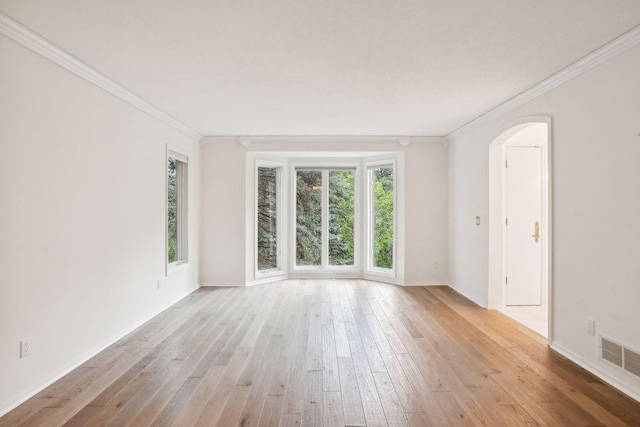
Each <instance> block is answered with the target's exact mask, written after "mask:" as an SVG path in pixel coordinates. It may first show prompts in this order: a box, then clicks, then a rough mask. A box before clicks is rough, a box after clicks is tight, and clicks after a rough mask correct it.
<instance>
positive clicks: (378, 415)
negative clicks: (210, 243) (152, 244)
mask: <svg viewBox="0 0 640 427" xmlns="http://www.w3.org/2000/svg"><path fill="white" fill-rule="evenodd" d="M18 425H21V426H48V425H52V426H59V425H65V426H125V425H132V426H147V425H155V426H171V425H176V426H192V425H196V426H209V425H211V426H213V425H215V426H235V425H242V426H279V425H280V426H298V425H304V426H311V425H313V426H321V425H324V426H344V425H348V426H365V425H367V426H385V425H391V426H431V425H432V426H467V425H468V426H471V425H484V426H519V425H533V426H535V425H543V426H602V425H606V426H623V425H640V404H638V403H637V402H634V401H632V400H630V399H628V398H626V397H625V396H623V395H621V394H620V393H618V392H616V391H615V390H614V389H612V388H610V387H609V386H607V385H606V384H603V383H602V382H600V381H599V380H597V379H596V378H594V377H593V376H592V375H590V374H588V373H587V372H585V371H584V370H582V369H581V368H579V367H578V366H576V365H575V364H573V363H571V362H569V361H568V360H567V359H565V358H563V357H561V356H559V355H558V354H556V353H554V352H553V351H551V350H549V349H548V348H547V346H546V344H545V340H544V339H542V338H541V337H540V336H538V335H536V334H535V333H533V332H531V331H530V330H528V329H526V328H524V327H522V326H520V325H519V324H517V323H515V322H514V321H512V320H510V319H508V318H507V317H505V316H504V315H502V314H500V313H498V312H495V311H486V310H483V309H481V308H479V307H477V306H475V305H474V304H473V303H471V302H469V301H468V300H466V299H465V298H463V297H461V296H459V295H458V294H456V293H455V292H453V291H452V290H451V289H449V288H446V287H429V288H419V287H404V288H402V287H395V286H392V285H385V284H380V283H374V282H367V281H362V280H308V281H295V280H291V281H286V282H279V283H275V284H270V285H262V286H256V287H250V288H203V289H200V290H198V291H196V292H195V293H193V294H191V295H190V296H189V297H187V298H185V299H184V300H182V301H180V302H179V303H177V304H176V305H175V306H173V307H172V308H170V309H168V310H166V311H164V312H163V313H162V314H160V315H159V316H157V317H156V318H154V319H153V320H151V321H150V322H148V323H146V324H145V325H143V326H142V327H140V328H139V329H138V330H136V331H135V332H133V333H131V334H130V335H128V336H127V337H125V338H123V339H122V340H120V341H119V342H118V343H116V344H115V345H113V346H111V347H109V348H107V349H106V350H104V351H103V352H102V353H100V354H98V355H97V356H95V357H94V358H93V359H91V360H89V361H88V362H87V363H85V364H84V365H82V366H81V367H79V368H78V369H76V370H74V371H73V372H71V373H70V374H69V375H67V376H65V377H64V378H62V379H60V380H59V381H58V382H56V383H55V384H53V385H51V386H50V387H48V388H47V389H45V390H44V391H42V392H41V393H39V394H38V395H36V396H35V397H34V398H32V399H30V400H29V401H27V402H25V403H24V404H22V405H21V406H19V407H18V408H16V409H15V410H13V411H12V412H10V413H8V414H7V415H6V416H4V417H2V418H0V426H18Z"/></svg>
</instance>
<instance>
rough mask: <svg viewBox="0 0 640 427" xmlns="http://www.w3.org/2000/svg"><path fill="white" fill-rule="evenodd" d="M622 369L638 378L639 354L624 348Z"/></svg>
mask: <svg viewBox="0 0 640 427" xmlns="http://www.w3.org/2000/svg"><path fill="white" fill-rule="evenodd" d="M624 369H626V370H627V371H629V372H631V373H632V374H634V375H637V376H639V377H640V354H638V353H636V352H635V351H631V350H629V349H628V348H625V349H624Z"/></svg>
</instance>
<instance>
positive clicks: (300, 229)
mask: <svg viewBox="0 0 640 427" xmlns="http://www.w3.org/2000/svg"><path fill="white" fill-rule="evenodd" d="M295 203H296V266H301V267H309V266H315V267H327V266H353V265H354V263H355V254H354V243H355V240H354V221H355V218H354V216H355V170H354V169H337V170H330V169H322V170H306V169H305V170H296V202H295Z"/></svg>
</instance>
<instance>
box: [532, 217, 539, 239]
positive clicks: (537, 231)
mask: <svg viewBox="0 0 640 427" xmlns="http://www.w3.org/2000/svg"><path fill="white" fill-rule="evenodd" d="M534 227H535V230H534V234H532V235H531V237H533V238H534V240H535V242H536V243H538V242H539V241H540V223H539V222H538V221H536V225H535V226H534Z"/></svg>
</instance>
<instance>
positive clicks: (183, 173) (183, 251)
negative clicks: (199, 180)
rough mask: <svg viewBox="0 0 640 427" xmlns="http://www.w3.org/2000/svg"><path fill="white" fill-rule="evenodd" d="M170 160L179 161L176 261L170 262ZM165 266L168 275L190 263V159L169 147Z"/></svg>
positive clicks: (166, 176) (166, 189)
mask: <svg viewBox="0 0 640 427" xmlns="http://www.w3.org/2000/svg"><path fill="white" fill-rule="evenodd" d="M169 158H172V159H175V160H176V161H177V166H176V177H177V181H178V186H177V190H176V192H177V199H178V201H177V203H178V209H177V211H178V212H177V220H176V235H177V240H178V241H177V244H176V261H174V262H171V263H170V262H169V176H168V174H167V172H166V169H167V165H168V163H169ZM164 247H165V250H164V253H165V264H166V275H169V274H171V273H173V272H175V271H177V270H181V269H183V268H186V266H187V265H188V263H189V157H188V156H187V155H186V153H184V152H183V151H182V150H180V149H179V148H176V147H172V146H169V145H167V152H166V159H165V244H164Z"/></svg>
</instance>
